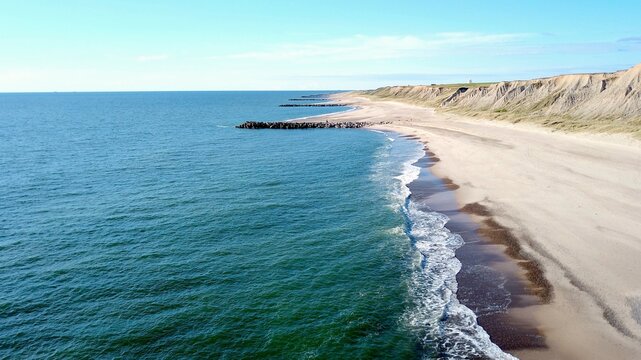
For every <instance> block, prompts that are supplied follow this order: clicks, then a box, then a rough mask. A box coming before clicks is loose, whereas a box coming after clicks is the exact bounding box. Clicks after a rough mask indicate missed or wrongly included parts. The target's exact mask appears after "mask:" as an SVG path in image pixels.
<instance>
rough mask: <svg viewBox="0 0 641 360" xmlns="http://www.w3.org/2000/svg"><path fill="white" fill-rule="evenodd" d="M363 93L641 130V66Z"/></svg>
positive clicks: (475, 112)
mask: <svg viewBox="0 0 641 360" xmlns="http://www.w3.org/2000/svg"><path fill="white" fill-rule="evenodd" d="M363 94H364V95H367V96H372V97H376V98H385V99H394V100H402V101H407V102H412V103H418V104H423V105H427V106H433V107H436V108H439V109H442V110H445V111H454V112H460V113H464V114H466V115H472V116H483V117H489V118H497V119H504V120H510V121H512V122H518V121H530V122H537V123H541V124H542V125H547V126H554V127H557V128H563V129H566V130H582V129H586V130H587V129H593V130H599V131H617V132H633V133H635V132H636V133H639V134H641V64H639V65H636V66H634V67H632V68H630V69H628V70H624V71H618V72H615V73H602V74H573V75H561V76H555V77H550V78H543V79H534V80H523V81H505V82H500V83H494V84H488V85H484V84H469V85H466V84H464V85H460V86H452V85H430V86H390V87H383V88H379V89H376V90H371V91H366V92H364V93H363Z"/></svg>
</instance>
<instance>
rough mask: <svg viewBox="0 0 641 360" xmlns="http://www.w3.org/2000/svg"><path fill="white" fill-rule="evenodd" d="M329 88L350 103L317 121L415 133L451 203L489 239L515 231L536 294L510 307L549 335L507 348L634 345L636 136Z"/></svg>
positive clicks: (596, 354)
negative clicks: (540, 279) (565, 129)
mask: <svg viewBox="0 0 641 360" xmlns="http://www.w3.org/2000/svg"><path fill="white" fill-rule="evenodd" d="M335 100H338V101H340V102H343V103H346V102H349V103H351V104H352V105H353V106H355V107H356V108H357V110H355V111H351V112H344V113H337V114H333V115H327V116H324V117H319V118H317V119H315V120H316V121H330V122H347V121H349V122H356V121H367V122H369V123H374V124H375V125H374V126H373V127H374V128H376V129H379V130H384V131H394V132H399V133H402V134H405V135H411V136H413V137H416V138H417V139H418V140H420V141H422V142H423V143H424V144H425V146H426V148H427V150H428V151H429V154H428V155H431V157H432V158H435V159H438V161H435V162H434V163H433V164H431V167H430V171H431V172H433V173H434V174H435V175H437V176H439V177H440V178H441V179H446V181H445V182H446V183H447V184H450V186H451V188H452V189H455V190H454V194H455V197H456V201H457V203H458V205H459V206H460V208H461V209H464V210H465V209H467V210H468V212H469V213H470V216H471V217H472V218H473V219H475V220H476V221H477V222H478V224H479V226H480V229H481V230H480V232H481V233H482V234H484V235H485V237H486V238H488V239H489V240H492V234H495V233H498V232H504V233H505V234H508V233H509V235H505V236H503V238H504V240H505V238H507V239H512V238H513V239H515V240H514V241H515V242H517V245H516V246H517V247H518V248H517V250H516V251H515V250H514V248H513V245H514V244H512V245H510V244H509V243H506V242H503V243H502V244H501V246H504V248H505V249H506V250H505V252H506V254H507V255H509V256H511V257H512V258H513V261H514V262H518V263H522V262H528V263H529V264H532V266H529V265H528V266H521V268H522V269H523V270H524V274H525V275H524V276H525V278H526V279H527V280H529V281H530V283H531V287H532V289H534V291H533V293H534V294H536V295H537V296H538V297H539V298H540V299H539V301H537V302H533V303H532V304H529V305H527V306H519V307H518V308H515V309H513V310H511V313H510V316H511V317H512V318H517V319H522V320H523V321H526V322H528V323H530V322H532V323H533V324H534V326H535V327H536V329H538V330H539V331H540V332H541V333H542V334H543V335H544V337H545V347H531V346H530V347H524V348H523V349H518V348H516V349H513V350H510V351H509V352H510V353H511V354H513V355H515V356H517V357H519V358H522V359H541V358H545V359H604V358H616V359H634V358H636V357H638V354H641V279H640V278H639V276H638V274H639V273H641V262H639V261H638V259H639V258H641V235H640V234H641V145H640V143H639V142H638V141H637V140H634V139H633V138H631V137H628V136H625V135H607V136H606V135H597V134H586V133H579V134H566V133H562V132H553V131H551V130H549V129H545V128H541V127H537V126H534V125H522V124H516V125H514V124H509V123H506V122H500V121H490V120H483V119H478V118H469V117H465V116H461V115H456V114H453V113H446V114H444V113H440V112H438V111H435V110H434V109H432V108H428V107H420V106H416V105H410V104H404V103H400V102H393V101H373V100H369V99H367V98H363V97H359V96H357V95H354V94H350V93H346V94H339V95H335ZM376 123H380V125H376ZM466 206H467V207H466ZM483 227H485V230H484V231H483V230H482V229H483ZM500 237H501V236H499V238H500ZM499 242H500V241H499ZM511 247H512V250H510V248H511ZM463 248H465V246H464V247H463ZM528 268H534V270H532V269H530V270H528ZM539 270H540V271H541V272H542V274H543V276H544V278H545V282H548V283H549V284H550V286H551V288H550V289H548V290H545V291H541V289H542V288H544V286H542V285H541V283H537V280H536V276H532V275H533V274H532V271H533V272H534V273H535V274H536V273H537V271H539ZM528 271H529V272H530V274H529V276H528V274H527V272H528ZM490 335H491V334H490Z"/></svg>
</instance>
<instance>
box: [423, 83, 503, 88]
mask: <svg viewBox="0 0 641 360" xmlns="http://www.w3.org/2000/svg"><path fill="white" fill-rule="evenodd" d="M496 83H497V82H473V83H458V84H431V85H430V86H435V87H446V88H460V87H468V88H470V87H481V86H490V85H494V84H496Z"/></svg>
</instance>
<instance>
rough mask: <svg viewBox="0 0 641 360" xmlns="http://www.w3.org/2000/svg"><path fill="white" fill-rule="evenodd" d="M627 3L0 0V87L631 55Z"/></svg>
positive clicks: (524, 68)
mask: <svg viewBox="0 0 641 360" xmlns="http://www.w3.org/2000/svg"><path fill="white" fill-rule="evenodd" d="M640 14H641V0H630V1H622V0H621V1H617V0H611V1H590V0H583V1H560V0H555V1H546V0H540V1H527V0H525V1H514V0H510V1H491V0H486V1H456V0H450V1H442V0H441V1H428V0H422V1H421V0H416V1H411V0H387V1H379V0H368V1H335V0H319V1H304V0H296V1H285V0H265V1H258V0H255V1H250V0H233V1H232V0H225V1H222V0H220V1H218V0H210V1H199V0H191V1H190V0H181V1H179V0H173V1H169V0H153V1H151V0H102V1H99V0H56V1H53V0H40V1H38V0H0V92H31V91H165V90H312V89H328V90H329V89H331V90H339V89H370V88H376V87H379V86H385V85H408V84H431V83H452V82H467V81H469V80H472V81H475V82H481V81H499V80H513V79H527V78H535V77H543V76H551V75H555V74H561V73H576V72H605V71H614V70H619V69H624V68H628V67H631V66H633V65H635V64H637V63H641V20H640V19H641V15H640Z"/></svg>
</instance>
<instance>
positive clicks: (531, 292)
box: [398, 133, 547, 353]
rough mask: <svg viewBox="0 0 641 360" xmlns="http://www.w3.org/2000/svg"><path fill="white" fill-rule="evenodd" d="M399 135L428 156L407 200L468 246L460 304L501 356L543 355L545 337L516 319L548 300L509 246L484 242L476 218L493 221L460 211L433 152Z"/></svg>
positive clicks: (463, 250) (462, 253) (460, 254)
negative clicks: (440, 219) (436, 170)
mask: <svg viewBox="0 0 641 360" xmlns="http://www.w3.org/2000/svg"><path fill="white" fill-rule="evenodd" d="M398 134H399V135H400V136H403V137H405V138H408V139H412V140H415V141H418V142H419V143H421V144H422V145H423V146H424V156H423V157H422V158H421V159H419V160H418V161H417V162H416V163H414V164H413V165H414V166H417V167H419V168H420V174H419V176H418V177H417V179H415V180H414V181H412V182H411V183H409V184H408V188H409V189H410V197H409V199H410V200H411V201H412V202H414V203H416V204H417V205H418V206H420V207H427V208H428V209H430V210H431V211H436V212H438V213H441V214H444V215H446V216H447V217H448V218H449V221H448V222H447V223H446V224H445V227H446V228H447V229H448V230H449V231H451V232H452V233H455V234H458V235H460V236H461V237H462V238H463V240H464V242H465V243H464V244H463V245H462V246H461V247H460V248H458V249H457V250H456V257H457V259H458V260H459V261H460V262H461V270H460V271H459V272H458V273H457V274H456V280H457V283H458V293H457V298H458V301H459V302H460V303H461V304H463V305H464V306H466V307H468V308H469V309H471V310H472V311H473V312H474V314H475V315H476V317H477V319H476V320H477V322H478V324H479V325H480V326H481V327H483V329H484V330H485V331H486V332H487V333H488V334H489V336H490V338H491V340H492V342H493V343H494V344H496V345H497V346H499V348H501V350H503V351H505V352H508V353H513V352H515V351H522V350H528V349H529V350H532V349H545V348H546V347H547V345H546V343H545V334H543V333H542V332H541V331H540V329H538V328H537V326H536V323H534V322H532V321H523V319H519V318H517V317H516V316H515V315H514V314H513V312H514V311H513V310H514V309H515V308H524V307H527V306H531V305H534V304H541V303H542V302H543V301H545V298H544V297H543V296H541V294H537V293H536V289H533V288H532V286H531V284H530V283H528V281H529V279H528V277H527V274H526V273H525V271H524V269H523V268H522V267H521V266H519V265H520V263H515V262H514V260H515V258H514V257H512V256H510V254H509V251H510V248H509V245H505V244H502V243H500V242H498V241H495V240H493V239H492V238H490V237H487V236H484V235H483V230H484V228H483V227H482V226H481V225H480V224H478V222H477V221H475V219H473V216H474V215H477V216H483V217H485V218H487V219H492V217H491V215H490V214H488V213H483V214H482V215H478V214H473V213H471V212H467V211H465V210H464V208H465V207H463V208H462V207H460V206H459V205H458V204H457V201H456V198H455V194H454V192H455V191H456V189H458V186H457V185H456V184H454V183H453V182H452V181H451V180H449V179H442V178H439V177H438V176H436V175H435V174H433V173H432V172H431V171H430V168H431V167H433V166H434V165H435V164H436V163H437V162H438V161H440V160H439V159H438V158H436V157H435V155H434V153H432V152H431V151H430V150H429V147H428V146H426V144H424V143H422V142H421V141H420V139H418V138H416V137H414V136H411V135H403V134H400V133H398Z"/></svg>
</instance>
